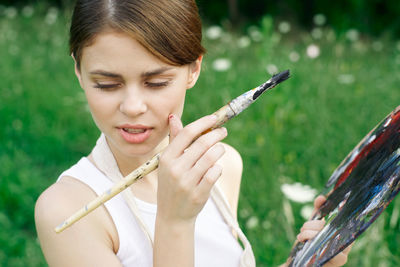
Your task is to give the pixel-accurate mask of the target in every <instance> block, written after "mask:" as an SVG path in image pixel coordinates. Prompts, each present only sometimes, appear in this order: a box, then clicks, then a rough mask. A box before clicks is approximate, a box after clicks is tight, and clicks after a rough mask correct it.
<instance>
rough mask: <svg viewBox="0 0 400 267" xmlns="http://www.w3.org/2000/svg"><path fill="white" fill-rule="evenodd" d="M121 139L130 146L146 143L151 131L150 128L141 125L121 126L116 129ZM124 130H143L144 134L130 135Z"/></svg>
mask: <svg viewBox="0 0 400 267" xmlns="http://www.w3.org/2000/svg"><path fill="white" fill-rule="evenodd" d="M117 128H118V130H119V133H120V135H121V137H122V138H123V139H124V140H125V141H126V142H127V143H130V144H140V143H143V142H144V141H146V140H147V139H148V138H149V137H150V135H151V132H152V130H153V128H152V127H148V126H145V125H142V124H135V125H132V124H123V125H120V126H118V127H117ZM124 129H137V130H144V132H140V133H130V132H127V131H125V130H124Z"/></svg>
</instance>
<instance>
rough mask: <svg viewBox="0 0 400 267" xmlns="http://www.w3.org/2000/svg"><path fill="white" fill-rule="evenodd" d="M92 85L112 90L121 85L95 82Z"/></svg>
mask: <svg viewBox="0 0 400 267" xmlns="http://www.w3.org/2000/svg"><path fill="white" fill-rule="evenodd" d="M93 87H94V88H98V89H100V90H106V91H112V90H116V89H118V88H121V87H122V85H121V84H120V83H96V84H95V85H94V86H93Z"/></svg>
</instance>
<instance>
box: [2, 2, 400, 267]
mask: <svg viewBox="0 0 400 267" xmlns="http://www.w3.org/2000/svg"><path fill="white" fill-rule="evenodd" d="M331 4H332V5H334V3H331ZM50 6H52V7H51V8H49V7H48V5H46V4H43V3H42V2H41V3H39V4H33V5H31V6H26V5H24V4H23V5H21V7H19V8H14V7H8V8H4V7H3V9H0V59H1V60H0V75H1V80H2V84H1V86H0V101H1V104H0V125H2V126H1V127H0V229H1V230H0V266H11V267H14V266H16V267H18V266H46V264H45V261H44V258H43V255H42V253H41V251H40V248H39V244H38V241H37V238H36V233H35V227H34V220H33V209H34V203H35V200H36V199H37V197H38V196H39V194H40V193H41V192H42V191H43V190H45V188H47V187H48V186H49V185H50V184H51V183H53V182H54V181H55V179H56V178H57V177H58V175H59V174H60V173H61V172H62V171H63V170H65V169H66V168H68V167H69V166H71V165H72V164H73V163H75V162H76V161H77V160H78V159H79V158H80V157H81V156H84V155H86V154H87V153H89V152H90V150H91V148H92V146H93V145H94V142H95V140H96V138H97V136H98V135H99V132H98V130H97V128H96V126H95V125H94V123H93V122H92V119H91V116H90V113H89V112H88V108H87V105H86V102H85V97H84V94H83V92H82V90H81V89H80V88H79V84H78V82H77V81H76V79H75V78H74V73H73V62H72V59H71V58H70V57H69V55H68V49H67V39H68V37H67V34H68V20H69V18H68V17H69V14H68V11H66V10H63V9H59V8H56V7H55V6H53V5H50ZM203 11H204V8H203ZM314 18H315V16H314V17H313V19H314ZM278 21H279V20H278V19H275V18H273V17H272V16H269V15H267V16H263V17H262V18H261V19H260V20H259V23H257V24H256V25H252V26H249V27H246V30H245V31H244V32H241V33H235V32H230V31H227V30H226V28H221V27H218V26H213V27H205V35H204V36H205V46H206V47H207V49H208V54H207V55H206V56H205V59H204V66H203V73H202V75H201V76H200V79H199V81H198V84H197V85H196V87H195V88H193V89H191V90H190V91H188V95H187V103H186V107H185V113H184V117H183V120H184V122H185V123H188V122H190V121H193V120H194V119H196V118H199V117H200V116H202V115H205V114H209V113H211V112H214V111H215V110H216V109H217V108H219V107H221V106H222V105H223V104H225V103H226V102H228V101H229V100H230V99H232V98H233V97H235V96H237V95H239V94H241V93H242V92H244V90H248V89H250V88H253V87H255V86H257V85H259V84H260V83H262V82H264V81H265V80H266V79H267V78H269V77H270V75H271V74H273V73H276V72H277V71H278V70H283V69H290V70H291V73H292V77H291V78H290V79H289V80H288V81H286V82H285V83H283V84H282V85H280V86H279V87H277V88H276V89H274V90H273V91H271V92H268V94H267V95H265V96H263V98H261V99H259V100H258V103H255V104H254V105H253V106H252V107H251V108H250V109H248V110H246V111H245V112H243V114H241V115H240V117H239V118H237V119H234V120H232V121H231V122H229V123H228V124H227V125H226V126H227V128H228V132H229V136H228V138H227V139H226V141H227V143H229V144H231V145H233V146H234V147H235V148H236V149H237V150H238V151H239V152H240V153H241V154H242V157H243V162H244V173H243V182H242V191H241V199H240V203H239V211H238V213H239V214H238V215H239V216H238V218H239V222H240V224H241V225H242V226H243V229H244V231H245V232H246V234H247V235H248V237H249V239H250V241H251V243H252V245H253V248H254V251H255V254H256V258H257V263H258V265H257V266H271V265H277V264H279V263H282V262H283V261H284V260H285V259H286V257H287V256H288V254H289V251H290V248H291V245H292V243H293V240H294V238H295V234H296V233H297V232H298V231H299V228H300V226H301V225H302V223H303V222H304V218H303V217H302V216H301V215H300V211H301V209H302V208H303V207H304V204H300V203H294V202H289V200H287V199H285V197H284V196H283V194H282V193H281V190H280V187H281V185H282V184H283V183H293V182H295V181H298V182H301V183H303V184H307V185H310V186H312V187H313V188H316V189H321V188H322V187H323V184H324V183H325V181H326V180H327V179H328V177H329V176H330V174H331V173H332V171H333V170H334V169H335V168H336V166H338V164H339V163H340V162H341V160H342V159H343V158H344V157H345V156H346V154H347V153H348V152H349V151H350V150H351V149H352V148H353V147H354V146H355V145H356V144H357V143H358V142H359V141H360V140H361V138H362V137H363V136H364V135H365V134H367V133H368V132H369V130H371V129H372V128H373V127H374V126H375V125H376V124H377V123H378V122H379V121H380V120H381V119H382V118H383V117H384V116H386V114H388V113H389V112H390V111H391V110H393V109H394V108H395V107H396V106H397V105H399V99H400V90H398V85H399V84H400V77H399V76H398V75H396V73H398V72H399V71H400V43H399V42H397V43H396V42H394V41H391V40H387V39H385V40H383V39H376V38H366V37H363V38H360V36H359V33H358V32H357V31H355V30H352V31H348V32H347V33H346V34H345V35H341V34H338V33H337V32H336V31H335V30H333V29H332V27H330V26H329V25H326V24H324V25H314V27H313V29H312V30H311V31H295V30H293V29H294V27H295V26H294V25H293V24H290V23H287V24H282V22H278ZM43 29H45V30H43ZM306 205H310V203H307V204H306ZM399 210H400V198H399V197H397V198H396V199H395V200H394V203H392V204H391V205H389V207H388V209H387V210H386V211H385V212H384V213H383V214H382V215H381V217H380V218H379V219H378V220H377V221H376V222H375V223H374V224H373V225H372V226H371V228H370V229H368V230H367V231H366V232H365V233H364V234H363V235H362V236H361V237H360V238H359V239H358V241H357V243H356V245H355V246H354V248H353V250H352V253H351V255H350V258H349V263H348V266H366V267H368V266H399V265H400V256H399V255H400V222H399Z"/></svg>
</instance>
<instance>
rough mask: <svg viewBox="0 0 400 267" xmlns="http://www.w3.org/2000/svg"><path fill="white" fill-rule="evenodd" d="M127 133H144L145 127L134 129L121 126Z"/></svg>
mask: <svg viewBox="0 0 400 267" xmlns="http://www.w3.org/2000/svg"><path fill="white" fill-rule="evenodd" d="M121 129H122V130H124V131H125V132H127V133H132V134H137V133H144V132H145V131H146V130H147V129H137V128H136V129H135V128H121Z"/></svg>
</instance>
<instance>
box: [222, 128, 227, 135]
mask: <svg viewBox="0 0 400 267" xmlns="http://www.w3.org/2000/svg"><path fill="white" fill-rule="evenodd" d="M221 130H222V133H223V134H224V135H227V134H228V130H227V129H226V128H225V127H221Z"/></svg>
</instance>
